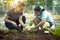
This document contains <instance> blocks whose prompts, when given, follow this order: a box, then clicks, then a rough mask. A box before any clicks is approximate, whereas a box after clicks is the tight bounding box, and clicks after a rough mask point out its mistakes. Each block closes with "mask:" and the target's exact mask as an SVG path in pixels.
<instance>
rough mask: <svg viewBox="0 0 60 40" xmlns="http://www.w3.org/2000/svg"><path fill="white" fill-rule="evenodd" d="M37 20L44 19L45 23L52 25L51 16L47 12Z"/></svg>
mask: <svg viewBox="0 0 60 40" xmlns="http://www.w3.org/2000/svg"><path fill="white" fill-rule="evenodd" d="M38 18H39V19H41V20H42V19H46V22H51V23H54V20H53V18H52V16H51V14H50V13H49V12H48V11H43V12H42V14H41V15H39V16H38Z"/></svg>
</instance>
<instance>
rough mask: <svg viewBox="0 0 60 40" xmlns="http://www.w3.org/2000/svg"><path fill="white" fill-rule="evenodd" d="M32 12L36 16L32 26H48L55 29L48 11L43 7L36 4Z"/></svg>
mask: <svg viewBox="0 0 60 40" xmlns="http://www.w3.org/2000/svg"><path fill="white" fill-rule="evenodd" d="M34 13H35V16H36V17H35V19H34V20H33V22H34V24H35V27H34V28H38V27H42V28H45V27H49V28H51V29H55V26H54V20H53V18H52V16H51V14H50V13H49V12H48V11H46V10H45V9H44V8H42V7H40V6H36V7H35V8H34Z"/></svg>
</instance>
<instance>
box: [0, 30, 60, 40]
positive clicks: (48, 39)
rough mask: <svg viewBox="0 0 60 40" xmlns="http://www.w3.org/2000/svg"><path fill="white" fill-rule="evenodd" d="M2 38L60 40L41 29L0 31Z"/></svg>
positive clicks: (14, 39)
mask: <svg viewBox="0 0 60 40" xmlns="http://www.w3.org/2000/svg"><path fill="white" fill-rule="evenodd" d="M0 40H60V38H59V37H56V36H54V35H51V34H45V33H44V32H43V31H41V30H38V31H36V32H25V33H24V32H12V31H9V32H7V33H5V32H4V31H0Z"/></svg>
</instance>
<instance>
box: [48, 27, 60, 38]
mask: <svg viewBox="0 0 60 40" xmlns="http://www.w3.org/2000/svg"><path fill="white" fill-rule="evenodd" d="M47 30H49V31H50V32H51V33H52V34H53V35H56V36H58V37H60V26H57V27H56V28H55V29H54V30H53V31H52V30H51V29H49V28H47Z"/></svg>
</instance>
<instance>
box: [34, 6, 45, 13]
mask: <svg viewBox="0 0 60 40" xmlns="http://www.w3.org/2000/svg"><path fill="white" fill-rule="evenodd" d="M44 10H45V9H44V8H43V9H41V7H40V6H36V7H35V8H34V11H38V12H43V11H44Z"/></svg>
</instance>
